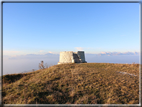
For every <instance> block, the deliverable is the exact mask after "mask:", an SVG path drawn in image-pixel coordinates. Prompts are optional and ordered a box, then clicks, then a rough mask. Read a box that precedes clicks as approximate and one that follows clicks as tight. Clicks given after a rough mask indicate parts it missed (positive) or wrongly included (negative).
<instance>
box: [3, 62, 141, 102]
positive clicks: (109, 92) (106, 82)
mask: <svg viewBox="0 0 142 107" xmlns="http://www.w3.org/2000/svg"><path fill="white" fill-rule="evenodd" d="M116 71H121V72H128V73H132V74H135V75H138V76H139V65H138V64H109V63H82V64H64V65H55V66H52V67H49V68H47V69H43V70H37V71H34V72H30V73H24V74H12V75H4V76H3V90H2V96H3V103H4V104H25V103H27V104H36V103H38V104H138V103H139V78H138V76H131V75H124V74H121V73H118V72H116Z"/></svg>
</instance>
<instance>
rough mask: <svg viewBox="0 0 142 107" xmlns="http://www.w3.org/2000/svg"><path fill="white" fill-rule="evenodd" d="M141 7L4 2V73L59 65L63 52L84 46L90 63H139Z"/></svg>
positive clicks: (121, 4) (118, 4) (136, 5)
mask: <svg viewBox="0 0 142 107" xmlns="http://www.w3.org/2000/svg"><path fill="white" fill-rule="evenodd" d="M139 5H140V4H139V3H4V4H3V55H4V61H3V64H4V72H3V73H4V74H8V73H16V72H22V71H25V70H31V69H38V64H39V63H40V61H41V60H44V62H45V63H47V64H48V65H52V64H57V63H58V60H59V52H61V51H79V50H84V51H85V55H86V61H87V62H107V63H132V62H136V63H139V55H138V54H137V53H135V52H140V28H139V26H140V25H139V24H140V15H139ZM129 52H130V53H131V55H130V53H129ZM49 53H50V54H49ZM111 53H113V54H111ZM114 53H122V54H124V55H121V54H117V55H114ZM29 54H30V55H29ZM99 54H104V55H106V56H96V55H99Z"/></svg>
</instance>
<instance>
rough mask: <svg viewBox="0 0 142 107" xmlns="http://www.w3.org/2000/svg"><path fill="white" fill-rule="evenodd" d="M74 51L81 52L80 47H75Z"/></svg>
mask: <svg viewBox="0 0 142 107" xmlns="http://www.w3.org/2000/svg"><path fill="white" fill-rule="evenodd" d="M75 49H76V51H83V48H82V47H75Z"/></svg>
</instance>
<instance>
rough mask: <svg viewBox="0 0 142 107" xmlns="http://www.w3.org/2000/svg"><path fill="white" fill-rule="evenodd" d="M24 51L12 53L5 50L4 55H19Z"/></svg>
mask: <svg viewBox="0 0 142 107" xmlns="http://www.w3.org/2000/svg"><path fill="white" fill-rule="evenodd" d="M22 53H23V52H22V51H10V50H3V55H11V56H13V55H18V54H22Z"/></svg>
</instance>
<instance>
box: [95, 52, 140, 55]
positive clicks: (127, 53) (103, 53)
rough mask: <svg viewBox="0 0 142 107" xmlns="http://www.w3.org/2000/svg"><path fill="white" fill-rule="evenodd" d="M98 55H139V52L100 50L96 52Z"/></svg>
mask: <svg viewBox="0 0 142 107" xmlns="http://www.w3.org/2000/svg"><path fill="white" fill-rule="evenodd" d="M96 55H99V56H103V55H107V56H114V55H139V52H124V53H121V52H101V53H99V54H96Z"/></svg>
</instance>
